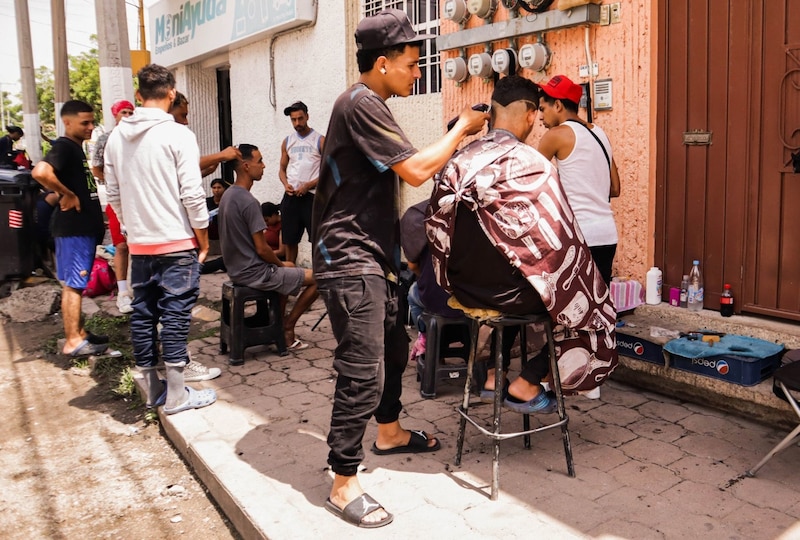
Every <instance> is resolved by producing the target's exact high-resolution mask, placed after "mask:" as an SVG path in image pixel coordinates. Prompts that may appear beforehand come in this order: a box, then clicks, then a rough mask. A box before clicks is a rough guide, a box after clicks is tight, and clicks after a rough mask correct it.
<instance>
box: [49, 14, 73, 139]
mask: <svg viewBox="0 0 800 540" xmlns="http://www.w3.org/2000/svg"><path fill="white" fill-rule="evenodd" d="M50 18H51V21H52V24H53V64H54V65H53V83H54V87H55V88H54V90H55V92H54V94H55V103H54V107H53V112H54V116H55V121H56V133H58V136H59V137H62V136H63V135H64V123H63V122H61V106H62V105H64V103H65V102H67V101H69V99H70V91H69V60H68V59H67V21H66V17H65V16H64V0H50Z"/></svg>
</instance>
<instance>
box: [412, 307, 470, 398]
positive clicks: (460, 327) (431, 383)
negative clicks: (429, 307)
mask: <svg viewBox="0 0 800 540" xmlns="http://www.w3.org/2000/svg"><path fill="white" fill-rule="evenodd" d="M421 317H422V320H423V321H424V322H425V336H426V338H427V339H426V342H425V355H424V356H419V357H417V380H419V381H420V388H419V393H420V395H421V396H422V397H423V398H425V399H432V398H435V397H436V383H437V382H438V381H439V380H440V379H445V380H454V379H462V378H464V377H465V376H466V374H467V361H469V356H470V348H469V345H470V340H471V329H472V322H471V321H470V320H469V319H467V318H466V317H459V318H457V319H454V318H450V317H442V316H441V315H434V314H432V313H428V312H427V311H426V312H424V313H423V314H422V315H421ZM456 342H458V343H460V345H455V346H454V344H456ZM445 358H461V359H463V360H464V362H463V363H460V364H447V363H445V361H444V360H445Z"/></svg>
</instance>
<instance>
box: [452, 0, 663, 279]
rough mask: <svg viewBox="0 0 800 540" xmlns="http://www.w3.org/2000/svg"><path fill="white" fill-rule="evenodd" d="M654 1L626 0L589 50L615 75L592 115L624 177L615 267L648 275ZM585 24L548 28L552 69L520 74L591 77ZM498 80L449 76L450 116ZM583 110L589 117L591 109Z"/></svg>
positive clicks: (474, 22) (598, 29) (592, 35)
mask: <svg viewBox="0 0 800 540" xmlns="http://www.w3.org/2000/svg"><path fill="white" fill-rule="evenodd" d="M655 1H656V0H627V1H623V2H621V4H622V9H621V22H620V23H618V24H613V25H609V26H597V25H591V26H590V27H589V50H590V53H591V56H592V60H593V62H597V63H598V64H599V66H598V67H599V74H598V76H597V78H599V79H605V78H611V79H613V107H614V108H613V110H611V111H600V112H597V113H596V114H595V117H594V120H595V122H597V123H598V124H599V125H600V126H602V127H603V129H604V130H605V131H606V133H607V134H608V136H609V138H610V139H611V143H612V146H613V150H614V160H615V161H616V163H617V167H618V168H619V171H620V177H621V182H622V195H621V196H620V197H619V198H618V199H614V201H613V203H612V205H613V208H614V213H615V215H616V221H617V229H618V231H619V236H620V241H619V245H618V248H617V256H616V260H615V264H614V273H615V275H620V276H629V277H632V278H635V279H638V280H639V281H641V282H642V283H644V276H645V273H646V272H647V270H648V269H649V268H650V266H652V264H653V250H654V241H653V234H654V231H655V224H654V219H655V140H654V134H655V104H656V92H655V87H654V80H655V68H656V61H655V47H656V29H657V26H656V18H655V17H656V11H655ZM498 3H499V2H498ZM605 3H608V2H605ZM441 4H442V5H444V2H442V3H441ZM557 4H558V2H557V1H556V2H554V3H553V7H552V8H551V9H557V7H556V6H557ZM521 13H522V14H523V15H524V14H525V12H524V11H522V12H521ZM507 16H508V12H507V11H506V10H505V8H503V7H502V5H501V6H500V7H498V9H497V12H496V13H495V15H494V19H493V20H494V21H499V20H504V19H506V18H507ZM482 24H484V23H483V20H481V19H478V18H477V17H475V16H472V17H470V19H469V21H467V28H473V27H475V26H479V25H482ZM458 29H459V28H458V25H457V24H455V23H453V22H451V21H448V20H446V19H444V17H443V18H442V25H441V30H442V33H443V34H445V33H451V32H455V31H458ZM585 32H586V30H585V27H578V28H570V29H566V30H557V31H552V32H546V33H545V34H544V41H545V42H546V43H547V45H548V47H550V50H551V51H552V52H553V60H552V62H551V64H550V66H549V67H548V68H547V71H546V73H545V74H541V73H538V72H534V71H530V70H527V69H524V70H522V73H521V74H522V75H523V76H525V77H528V78H530V79H532V80H534V81H537V82H538V81H540V80H547V79H549V78H550V77H551V76H552V75H557V74H564V75H566V76H568V77H569V78H570V79H572V80H573V81H575V82H587V79H581V78H580V77H579V76H578V66H579V65H581V64H585V63H586V53H585ZM535 41H536V36H533V35H531V36H524V37H522V38H521V39H519V40H518V43H517V47H520V46H522V45H524V44H525V43H534V42H535ZM492 46H493V47H494V48H500V47H507V46H508V42H507V41H496V42H493V43H492ZM483 50H484V49H483V46H476V47H471V48H469V49H467V56H469V55H471V54H473V53H476V52H483ZM453 56H457V51H444V52H443V53H442V63H444V60H445V59H447V58H451V57H453ZM492 88H493V85H492V83H491V82H485V81H484V80H483V79H475V78H470V79H468V80H467V81H466V82H465V83H462V84H461V86H456V84H455V83H454V82H453V81H450V80H447V79H445V80H444V82H443V89H442V91H443V97H444V100H443V106H444V118H446V119H447V118H451V117H453V116H454V115H456V114H457V113H458V111H460V110H461V109H462V108H463V107H465V106H468V105H471V104H473V103H478V102H488V100H489V98H490V96H491V93H492ZM581 115H582V116H584V118H585V113H583V112H582V113H581ZM542 133H544V127H542V126H539V127H537V128H536V129H535V130H534V132H533V133H532V134H531V136H530V139H529V140H528V143H529V144H531V145H533V146H536V145H537V142H538V140H539V138H540V137H541V135H542Z"/></svg>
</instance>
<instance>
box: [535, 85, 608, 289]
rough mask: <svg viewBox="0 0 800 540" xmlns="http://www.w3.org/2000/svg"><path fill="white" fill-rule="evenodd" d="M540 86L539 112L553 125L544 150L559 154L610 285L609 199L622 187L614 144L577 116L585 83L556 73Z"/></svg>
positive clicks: (571, 201) (559, 162) (570, 196)
mask: <svg viewBox="0 0 800 540" xmlns="http://www.w3.org/2000/svg"><path fill="white" fill-rule="evenodd" d="M539 88H541V90H542V97H541V99H540V100H539V113H540V115H541V118H542V123H543V124H544V127H546V128H548V130H547V132H546V133H545V134H544V135H543V136H542V139H541V140H540V141H539V152H541V153H542V155H544V157H546V158H547V159H553V158H555V160H556V167H558V175H559V176H560V177H561V184H562V185H563V186H564V191H566V192H567V200H569V205H570V206H571V207H572V211H573V212H574V213H575V218H576V219H577V221H578V225H579V226H580V231H581V232H582V233H583V236H584V237H585V238H586V243H587V244H588V245H589V249H590V250H591V252H592V259H594V262H595V264H596V265H597V267H598V268H599V269H600V274H601V275H602V276H603V281H605V282H606V285H608V284H609V283H611V273H612V271H611V267H612V264H613V262H614V255H615V254H616V251H617V225H616V223H614V213H613V211H612V210H611V203H610V199H611V198H612V197H619V192H620V183H619V173H618V172H617V164H616V163H615V162H614V155H613V154H612V152H611V143H610V142H609V140H608V137H607V136H606V134H605V132H604V131H603V130H602V129H600V126H598V125H597V124H589V123H588V122H586V121H585V120H583V119H581V118H580V117H579V116H578V102H580V99H581V94H582V92H583V90H582V89H581V87H580V86H578V85H577V84H575V83H574V82H572V81H571V80H569V79H568V78H567V77H565V76H564V75H555V76H554V77H553V78H551V79H550V80H549V81H548V82H547V83H546V84H540V85H539Z"/></svg>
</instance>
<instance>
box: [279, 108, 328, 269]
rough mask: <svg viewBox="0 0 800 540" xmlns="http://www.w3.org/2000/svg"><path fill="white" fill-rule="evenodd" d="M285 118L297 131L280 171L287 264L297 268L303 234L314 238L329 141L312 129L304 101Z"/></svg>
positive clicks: (288, 110)
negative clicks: (322, 161)
mask: <svg viewBox="0 0 800 540" xmlns="http://www.w3.org/2000/svg"><path fill="white" fill-rule="evenodd" d="M283 114H285V115H286V116H288V117H289V118H290V119H291V121H292V127H293V128H294V133H292V134H291V135H289V136H288V137H286V138H285V139H284V140H283V142H282V143H281V164H280V169H279V170H278V177H279V178H280V179H281V183H282V184H283V189H284V191H285V194H284V196H283V201H281V214H283V217H282V219H283V222H282V227H283V245H284V246H286V260H287V261H289V262H290V263H292V264H295V263H296V262H297V250H298V246H299V245H300V239H301V238H302V237H303V231H304V230H305V231H306V232H307V233H308V237H309V238H311V211H312V208H313V207H314V190H315V189H316V187H317V182H318V180H319V162H320V158H321V157H322V148H323V146H324V145H325V137H323V136H322V135H320V134H319V133H317V132H316V131H314V130H313V129H311V128H310V127H309V126H308V107H306V104H305V103H303V102H302V101H295V102H294V103H292V104H291V105H289V106H288V107H286V108H285V109H284V110H283Z"/></svg>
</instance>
